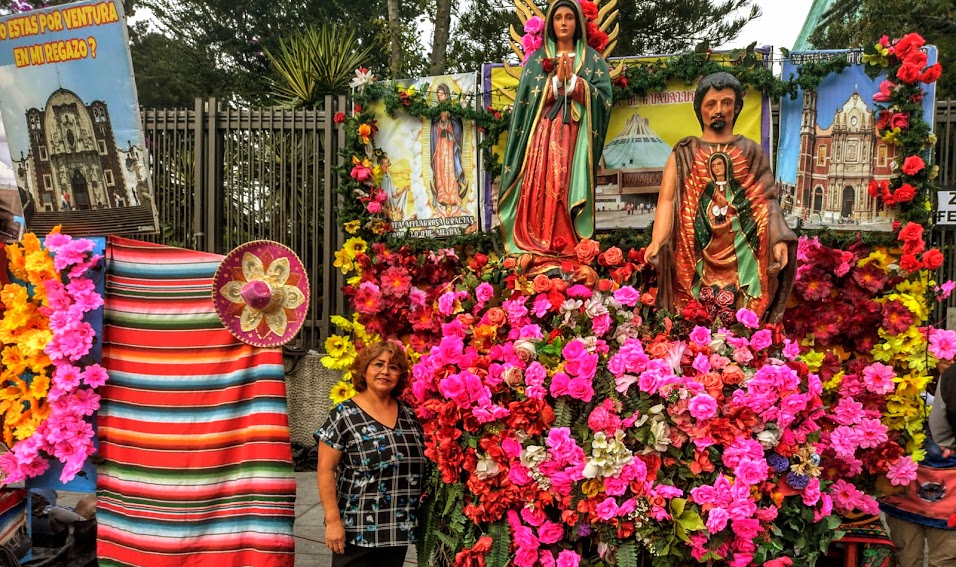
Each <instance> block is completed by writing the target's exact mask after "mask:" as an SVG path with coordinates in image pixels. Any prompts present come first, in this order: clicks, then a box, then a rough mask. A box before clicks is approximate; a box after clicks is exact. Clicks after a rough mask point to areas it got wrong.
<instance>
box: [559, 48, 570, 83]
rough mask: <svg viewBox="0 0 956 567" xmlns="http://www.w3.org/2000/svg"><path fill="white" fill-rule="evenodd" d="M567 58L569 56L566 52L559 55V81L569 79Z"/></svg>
mask: <svg viewBox="0 0 956 567" xmlns="http://www.w3.org/2000/svg"><path fill="white" fill-rule="evenodd" d="M567 58H568V56H567V55H564V54H562V55H559V56H558V65H557V67H558V81H560V82H562V83H563V82H565V81H567V80H568V76H567V68H566V67H565V65H564V60H565V59H567Z"/></svg>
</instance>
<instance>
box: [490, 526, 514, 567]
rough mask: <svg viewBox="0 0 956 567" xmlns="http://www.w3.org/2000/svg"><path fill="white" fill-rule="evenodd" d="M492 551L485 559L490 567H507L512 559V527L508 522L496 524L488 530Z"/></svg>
mask: <svg viewBox="0 0 956 567" xmlns="http://www.w3.org/2000/svg"><path fill="white" fill-rule="evenodd" d="M488 535H489V536H491V551H489V552H488V555H487V556H486V558H485V561H486V564H487V566H488V567H506V566H507V565H508V564H509V561H510V559H511V527H510V526H509V525H508V522H507V521H506V520H501V521H499V522H495V523H494V524H492V525H491V527H490V528H489V529H488Z"/></svg>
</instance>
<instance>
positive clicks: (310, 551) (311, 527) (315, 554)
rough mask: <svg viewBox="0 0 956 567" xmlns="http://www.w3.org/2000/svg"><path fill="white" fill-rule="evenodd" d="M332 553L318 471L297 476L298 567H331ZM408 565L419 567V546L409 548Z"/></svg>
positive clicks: (296, 532)
mask: <svg viewBox="0 0 956 567" xmlns="http://www.w3.org/2000/svg"><path fill="white" fill-rule="evenodd" d="M331 565H332V552H331V551H329V548H327V547H325V511H324V510H323V509H322V503H321V502H320V501H319V487H318V484H317V480H316V476H315V471H308V472H297V473H295V567H330V566H331ZM405 565H407V566H409V567H411V566H413V565H417V559H416V556H415V546H409V549H408V556H406V557H405Z"/></svg>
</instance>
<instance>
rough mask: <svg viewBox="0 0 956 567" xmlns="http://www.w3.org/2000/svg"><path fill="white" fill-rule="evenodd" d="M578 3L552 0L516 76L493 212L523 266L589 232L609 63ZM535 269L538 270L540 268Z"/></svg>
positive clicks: (558, 256)
mask: <svg viewBox="0 0 956 567" xmlns="http://www.w3.org/2000/svg"><path fill="white" fill-rule="evenodd" d="M586 22H587V20H586V19H585V16H584V13H583V11H582V9H581V5H580V4H578V3H577V2H575V1H574V0H557V1H556V2H554V3H553V4H551V6H550V7H549V8H548V12H547V14H546V17H545V30H546V33H545V37H544V42H543V45H542V47H541V48H540V49H538V50H536V51H535V52H534V53H532V54H531V56H530V57H528V59H527V61H526V62H525V65H524V70H523V71H522V73H521V79H520V81H519V83H518V91H517V94H516V97H515V105H514V112H513V113H512V117H511V128H510V129H509V131H508V143H507V145H506V147H505V155H504V161H503V168H502V174H501V196H500V197H499V200H498V216H499V219H500V220H501V230H502V240H503V241H504V245H505V249H506V251H507V252H508V253H509V254H513V255H519V256H521V257H522V261H521V265H522V266H523V267H524V268H525V273H529V274H532V275H533V273H532V271H533V270H539V271H540V272H543V271H547V270H549V269H551V268H553V267H555V266H556V265H557V264H558V263H559V262H561V261H564V260H567V259H569V258H573V257H574V247H575V245H576V244H577V243H578V242H579V241H580V240H582V239H584V238H588V237H591V236H592V235H593V233H594V174H595V169H596V167H597V164H598V162H599V160H600V158H601V152H602V151H603V149H604V136H605V134H606V133H607V126H608V119H609V117H610V115H611V80H610V76H609V73H608V68H607V63H606V61H605V60H604V58H603V57H602V55H601V54H600V53H598V52H597V51H595V50H594V49H592V48H591V47H589V46H588V44H587V31H586V30H587V28H586ZM540 272H539V273H540Z"/></svg>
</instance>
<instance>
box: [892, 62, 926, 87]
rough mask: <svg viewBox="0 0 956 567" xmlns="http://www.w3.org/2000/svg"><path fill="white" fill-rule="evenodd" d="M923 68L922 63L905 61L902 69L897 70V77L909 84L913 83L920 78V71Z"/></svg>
mask: <svg viewBox="0 0 956 567" xmlns="http://www.w3.org/2000/svg"><path fill="white" fill-rule="evenodd" d="M922 70H923V66H922V65H918V64H910V63H908V62H907V63H903V64H902V65H900V70H899V71H897V72H896V78H897V79H899V80H901V81H903V82H904V83H906V84H908V85H912V84H913V83H915V82H916V81H918V80H919V76H920V73H921V72H922Z"/></svg>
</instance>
